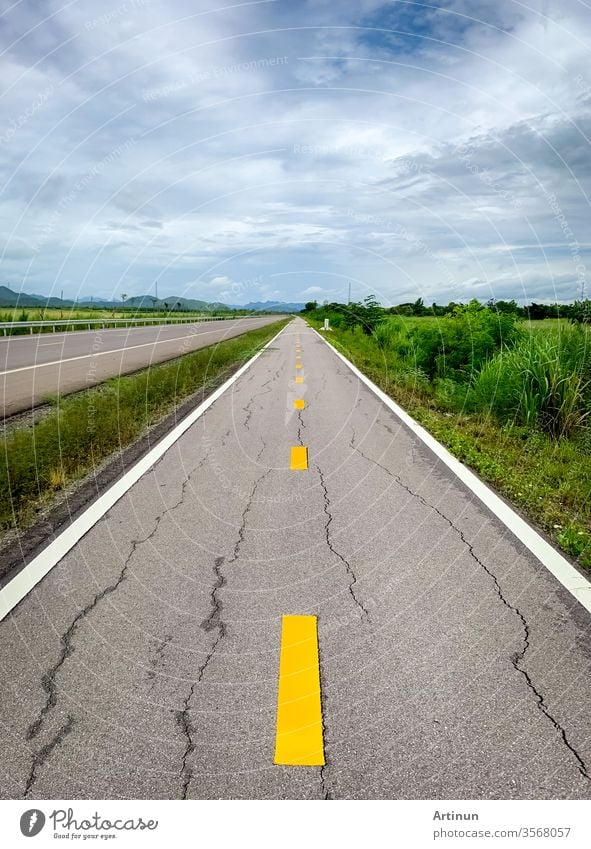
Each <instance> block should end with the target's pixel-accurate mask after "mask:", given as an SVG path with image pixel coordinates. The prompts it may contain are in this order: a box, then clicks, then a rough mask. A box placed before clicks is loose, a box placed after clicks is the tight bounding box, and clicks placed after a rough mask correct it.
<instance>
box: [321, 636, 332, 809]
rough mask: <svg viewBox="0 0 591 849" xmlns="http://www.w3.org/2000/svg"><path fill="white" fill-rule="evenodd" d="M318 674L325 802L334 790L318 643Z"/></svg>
mask: <svg viewBox="0 0 591 849" xmlns="http://www.w3.org/2000/svg"><path fill="white" fill-rule="evenodd" d="M318 674H319V676H320V692H321V693H322V694H323V698H322V706H321V709H320V719H321V722H322V741H323V744H324V766H321V767H320V786H321V788H322V798H323V799H325V800H328V799H335V798H336V796H335V794H334V789H333V787H332V786H331V784H330V776H329V774H328V770H329V768H330V766H331V763H330V759H329V755H328V751H327V747H328V740H327V733H326V732H327V728H326V718H325V716H326V691H325V688H324V686H323V683H322V681H323V678H324V669H323V662H322V655H321V650H320V643H319V644H318Z"/></svg>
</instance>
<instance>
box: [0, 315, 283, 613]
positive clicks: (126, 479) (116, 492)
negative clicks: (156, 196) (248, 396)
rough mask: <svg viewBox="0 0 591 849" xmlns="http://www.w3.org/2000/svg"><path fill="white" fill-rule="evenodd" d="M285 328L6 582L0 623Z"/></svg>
mask: <svg viewBox="0 0 591 849" xmlns="http://www.w3.org/2000/svg"><path fill="white" fill-rule="evenodd" d="M284 329H285V328H283V327H282V328H281V330H280V331H279V333H276V334H275V336H273V338H272V339H270V340H269V341H268V342H267V343H266V345H263V347H262V348H261V350H260V351H258V352H257V353H256V354H255V355H254V357H251V359H250V360H248V362H247V363H244V365H243V366H241V367H240V368H239V369H238V371H237V372H235V373H234V374H233V375H232V376H231V377H230V378H228V380H226V382H225V383H223V384H222V385H221V386H220V387H219V388H218V389H216V390H215V392H212V394H211V395H210V396H209V398H206V400H205V401H203V403H202V404H200V405H199V406H198V407H197V408H196V409H195V410H193V411H192V412H191V413H189V414H188V415H187V416H186V417H185V418H184V419H183V420H182V421H181V422H179V424H178V425H177V426H176V427H175V428H173V430H171V431H170V433H167V434H166V436H164V437H163V438H162V439H161V440H160V442H158V443H157V445H155V446H154V448H152V449H151V450H150V451H148V453H147V454H146V455H145V456H144V457H142V458H141V460H139V461H138V462H137V463H136V464H135V465H134V466H132V468H131V469H129V471H127V472H125V474H124V475H123V477H122V478H120V479H119V480H118V481H116V482H115V483H114V484H113V485H112V486H111V487H109V489H108V490H107V491H106V492H104V493H103V494H102V495H101V496H99V498H97V500H96V501H94V502H93V503H92V504H91V505H90V507H88V508H87V509H86V510H85V511H84V512H83V513H81V514H80V516H78V518H76V519H74V521H73V522H72V524H71V525H69V526H68V527H67V528H66V529H65V530H64V531H62V533H61V534H60V535H59V536H58V537H57V538H56V539H55V540H53V542H51V543H50V544H49V545H48V546H47V548H44V549H43V551H41V552H40V553H39V554H38V555H37V556H36V557H34V558H33V559H32V560H31V561H30V563H28V564H27V565H26V566H25V567H24V568H23V569H22V570H21V571H20V572H19V573H18V574H17V575H15V576H14V578H13V579H12V580H11V581H9V582H8V583H7V584H6V586H4V587H3V588H2V589H1V590H0V621H2V619H4V618H5V617H6V616H7V615H8V614H9V613H10V611H11V610H12V609H13V608H14V607H15V606H16V605H17V604H18V603H19V602H20V601H22V599H23V598H24V597H25V596H26V595H28V593H30V592H31V590H32V589H33V588H34V587H35V586H36V585H37V584H38V583H39V581H40V580H41V579H42V578H44V577H45V575H47V573H48V572H50V571H51V569H53V567H54V566H55V565H56V564H57V563H59V561H60V560H61V559H62V558H63V557H65V555H66V554H67V553H68V551H70V549H72V548H73V547H74V546H75V545H76V543H77V542H78V541H79V540H80V539H82V537H83V536H84V535H85V534H86V533H88V531H89V530H90V529H91V528H92V527H93V526H94V525H96V523H97V522H98V521H99V519H101V518H102V517H103V516H104V515H105V513H106V512H107V511H108V510H110V509H111V507H113V505H114V504H116V503H117V501H119V499H120V498H122V497H123V496H124V495H125V493H126V492H128V491H129V490H130V489H131V487H132V486H133V485H134V484H135V483H137V481H138V480H139V479H140V478H141V477H142V475H144V474H145V473H146V472H147V471H148V470H149V469H150V468H151V467H152V466H153V465H154V463H155V462H156V461H157V460H159V459H160V457H162V455H163V454H165V453H166V451H168V449H169V448H171V447H172V446H173V445H174V443H175V442H177V440H178V439H179V438H180V437H181V436H182V435H183V433H185V431H187V430H188V429H189V428H190V427H191V425H192V424H194V423H195V422H196V421H197V419H199V418H200V417H201V416H202V415H203V413H205V411H206V410H207V409H208V408H209V407H211V405H212V404H213V403H214V402H215V401H217V400H218V398H219V397H220V396H221V395H223V394H224V392H226V390H227V389H229V388H230V386H232V384H233V383H235V382H236V381H237V380H238V378H239V377H241V376H242V375H243V374H244V372H245V371H246V370H247V369H249V368H250V366H251V365H252V364H253V363H254V362H255V360H257V359H258V358H259V357H260V356H261V354H262V353H263V351H264V350H265V349H266V348H268V347H269V346H270V345H272V344H273V342H274V341H275V340H276V339H277V337H278V336H279V335H280V334H281V333H283V331H284Z"/></svg>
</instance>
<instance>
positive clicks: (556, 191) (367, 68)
mask: <svg viewBox="0 0 591 849" xmlns="http://www.w3.org/2000/svg"><path fill="white" fill-rule="evenodd" d="M435 5H436V6H438V8H429V9H427V8H426V7H424V6H421V7H418V6H413V4H386V3H382V2H378V0H363V2H356V3H353V2H351V0H349V2H344V3H340V4H335V3H332V2H330V3H329V2H319V0H314V2H309V3H308V2H306V3H300V4H286V3H263V4H258V5H250V6H245V7H242V8H239V7H236V8H230V9H226V10H216V9H215V8H214V7H213V6H212V7H211V8H208V7H207V5H204V4H199V5H198V7H197V10H196V8H195V5H194V4H193V3H190V2H189V0H174V2H172V0H171V2H170V3H167V4H164V3H161V2H159V0H135V2H133V0H130V2H127V3H121V2H120V0H111V2H107V3H105V4H103V5H101V7H100V9H99V10H98V12H97V7H96V4H92V3H91V2H90V0H85V2H84V0H83V2H81V3H77V4H75V5H70V6H66V7H62V5H61V4H58V3H57V2H56V0H52V2H50V3H49V4H48V8H49V12H50V13H51V12H52V11H53V12H54V15H53V17H50V18H49V19H48V20H47V22H46V23H44V24H41V25H39V26H37V27H35V28H34V29H32V31H31V33H30V35H28V36H26V37H25V38H23V39H20V36H21V34H22V33H23V32H25V31H26V29H28V28H29V27H31V26H32V25H33V24H34V23H38V17H37V14H36V12H37V7H36V4H35V3H34V2H32V0H29V2H26V0H25V2H23V3H20V4H17V5H14V6H13V7H11V9H10V10H8V11H7V12H6V13H5V15H4V19H3V20H5V22H6V24H7V32H8V37H9V38H10V33H12V37H13V38H14V39H15V41H14V44H13V46H12V47H11V48H9V50H8V51H7V53H6V54H5V57H4V59H3V63H4V64H3V67H2V78H3V81H4V83H5V85H6V88H7V90H6V92H5V94H4V95H3V97H2V103H3V107H4V115H5V121H4V124H3V126H4V133H3V134H2V133H0V149H1V151H2V153H3V161H4V162H5V165H4V166H3V174H2V176H3V178H4V179H3V185H4V189H3V191H2V194H1V195H0V229H1V230H2V231H3V233H4V234H5V236H6V242H5V243H6V252H5V254H4V257H3V279H2V282H3V283H7V284H8V285H13V286H16V287H17V288H20V287H21V285H23V281H24V286H25V288H27V287H29V288H30V286H29V281H30V282H31V284H32V283H33V282H34V284H35V287H36V290H37V291H45V292H47V293H49V292H50V291H52V290H53V291H54V292H55V291H59V289H60V288H62V286H63V288H64V289H65V290H66V292H67V294H68V295H71V296H75V295H80V294H92V293H93V294H96V295H102V296H109V295H111V294H112V293H117V292H119V291H120V289H121V286H122V285H125V288H126V289H127V290H128V291H129V292H130V294H139V293H142V292H144V291H147V290H149V289H150V287H151V286H152V285H153V281H154V279H155V278H156V277H158V279H159V281H160V283H159V285H160V290H161V292H162V293H165V292H170V293H171V294H178V295H181V294H184V295H187V296H189V297H196V298H199V297H210V296H212V297H213V296H214V295H215V297H221V296H222V295H221V293H224V295H227V296H228V297H230V298H231V297H232V296H233V295H236V298H234V301H235V302H237V303H239V302H240V303H241V302H244V300H242V298H244V299H246V300H254V299H259V298H261V299H262V298H263V296H264V295H265V294H266V293H267V294H268V296H269V298H276V297H280V298H283V299H286V300H294V299H299V298H301V297H306V296H307V295H309V296H310V297H313V296H315V295H318V296H319V297H322V298H323V297H328V298H332V297H337V296H338V297H342V293H343V292H344V291H345V288H346V285H347V281H348V280H352V281H353V282H354V286H355V288H356V289H357V290H358V295H357V296H356V297H363V296H364V295H365V294H368V293H369V292H372V291H373V292H376V293H377V294H378V296H379V297H381V298H382V299H383V300H384V301H386V302H396V301H398V300H409V299H416V297H419V296H420V297H424V298H425V299H426V300H427V299H428V300H429V301H430V300H433V299H438V300H440V301H441V300H445V299H446V298H447V299H449V298H452V297H453V298H454V299H456V300H457V299H459V298H461V297H470V296H471V295H472V294H473V293H474V292H475V291H478V293H479V294H480V293H482V297H489V296H492V295H494V296H496V297H509V296H515V297H518V298H520V299H523V300H527V299H536V298H538V299H542V298H545V297H552V296H553V294H554V295H555V296H556V297H559V298H561V299H565V300H569V299H571V298H573V297H575V296H576V295H578V294H579V292H580V289H581V285H582V284H583V283H584V282H585V280H586V275H587V268H586V266H587V264H589V267H590V268H591V261H589V260H588V257H589V243H588V238H587V230H588V223H587V222H588V218H589V209H588V198H589V196H590V195H591V179H590V178H591V168H590V167H589V164H588V163H589V162H591V157H589V136H590V134H591V73H589V71H588V70H587V69H588V44H589V39H590V38H591V16H589V13H588V10H586V8H585V7H583V6H581V5H580V4H578V3H576V2H574V0H567V2H564V3H561V4H560V5H559V6H555V7H551V8H550V10H549V9H548V5H547V4H545V3H543V2H538V3H534V4H533V5H532V4H530V6H529V7H525V6H523V5H519V4H514V3H510V2H508V0H502V2H499V3H495V4H491V3H488V2H484V0H449V2H445V3H443V2H442V3H439V4H435ZM315 27H316V28H315ZM394 31H395V32H394ZM18 39H20V40H18ZM58 45H61V46H60V47H59V49H57V48H58ZM118 151H119V152H118ZM89 175H90V176H89ZM253 280H254V281H256V282H255V283H253V282H252V281H253ZM244 281H251V282H250V283H248V284H244ZM243 284H244V285H243ZM241 285H243V288H242V289H241V290H240V291H238V292H237V291H236V287H240V286H241ZM511 292H513V295H511ZM501 293H502V294H501Z"/></svg>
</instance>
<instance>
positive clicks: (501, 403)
mask: <svg viewBox="0 0 591 849" xmlns="http://www.w3.org/2000/svg"><path fill="white" fill-rule="evenodd" d="M589 343H590V337H589V334H588V332H587V331H586V330H585V329H584V328H581V327H564V328H562V329H561V330H560V331H547V332H546V333H536V334H531V335H530V336H528V337H527V338H525V339H522V340H521V341H520V342H519V343H518V344H517V345H516V346H515V347H513V348H510V349H507V350H504V351H501V352H499V353H498V354H497V355H496V356H495V357H493V358H492V359H491V360H490V361H489V362H487V363H486V364H485V365H484V366H483V367H482V368H481V369H480V371H479V372H478V373H477V375H476V376H475V379H474V385H473V388H472V390H471V392H470V394H469V396H468V398H469V404H470V406H471V407H472V408H473V409H475V410H480V411H484V410H486V411H490V412H492V413H494V414H495V415H496V416H497V418H500V419H503V420H509V419H513V420H515V421H516V422H518V423H521V424H524V425H530V426H536V427H540V428H541V429H542V430H545V431H547V432H548V433H550V434H551V436H553V437H554V438H555V439H560V438H563V437H570V436H572V435H573V434H574V433H575V432H576V431H578V430H580V428H581V427H582V426H583V425H584V424H585V422H586V420H587V418H588V416H589V412H590V410H591V350H590V344H589Z"/></svg>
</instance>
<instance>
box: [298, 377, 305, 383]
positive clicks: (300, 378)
mask: <svg viewBox="0 0 591 849" xmlns="http://www.w3.org/2000/svg"><path fill="white" fill-rule="evenodd" d="M303 382H304V378H303V377H296V383H303Z"/></svg>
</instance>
